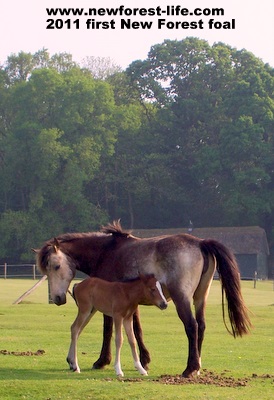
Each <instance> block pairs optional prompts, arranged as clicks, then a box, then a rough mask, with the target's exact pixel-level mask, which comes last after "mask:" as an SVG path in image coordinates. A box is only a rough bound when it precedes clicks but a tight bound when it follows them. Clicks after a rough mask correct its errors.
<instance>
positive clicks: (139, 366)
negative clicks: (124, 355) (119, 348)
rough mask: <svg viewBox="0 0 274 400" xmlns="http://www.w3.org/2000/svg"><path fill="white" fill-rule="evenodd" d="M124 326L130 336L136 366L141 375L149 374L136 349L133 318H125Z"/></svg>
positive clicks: (129, 340) (129, 341)
mask: <svg viewBox="0 0 274 400" xmlns="http://www.w3.org/2000/svg"><path fill="white" fill-rule="evenodd" d="M124 327H125V331H126V334H127V338H128V343H129V345H130V348H131V353H132V357H133V360H134V367H135V368H136V369H137V370H138V371H139V372H140V374H141V375H147V371H146V370H145V369H144V368H143V367H142V364H141V363H140V359H139V357H138V354H137V351H136V340H135V336H134V332H133V320H132V317H131V318H128V319H124Z"/></svg>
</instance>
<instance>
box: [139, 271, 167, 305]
mask: <svg viewBox="0 0 274 400" xmlns="http://www.w3.org/2000/svg"><path fill="white" fill-rule="evenodd" d="M139 277H140V280H141V283H142V284H143V288H144V302H142V304H144V305H154V306H156V307H158V308H160V309H161V310H165V309H166V308H167V301H166V298H165V296H164V294H163V291H162V287H161V285H160V283H159V282H158V281H157V279H156V278H155V276H154V275H141V274H140V275H139Z"/></svg>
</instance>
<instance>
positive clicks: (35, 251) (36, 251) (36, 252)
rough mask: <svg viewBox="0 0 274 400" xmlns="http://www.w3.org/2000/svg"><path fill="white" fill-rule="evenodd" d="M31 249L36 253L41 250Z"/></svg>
mask: <svg viewBox="0 0 274 400" xmlns="http://www.w3.org/2000/svg"><path fill="white" fill-rule="evenodd" d="M31 251H33V253H36V254H38V253H39V251H40V249H31Z"/></svg>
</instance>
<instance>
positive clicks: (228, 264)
mask: <svg viewBox="0 0 274 400" xmlns="http://www.w3.org/2000/svg"><path fill="white" fill-rule="evenodd" d="M200 248H201V251H202V253H203V254H204V255H205V256H206V257H207V256H208V255H212V256H213V257H215V259H216V264H217V266H216V267H217V271H218V274H219V277H220V282H221V286H222V309H223V320H224V324H225V326H226V329H227V330H228V332H229V333H231V334H232V335H233V336H234V337H236V336H242V335H244V334H247V333H249V330H250V328H251V327H252V325H251V322H250V319H249V316H248V309H247V307H246V306H245V304H244V300H243V296H242V293H241V281H240V271H239V268H238V264H237V261H236V259H235V257H234V255H233V254H232V252H231V251H230V250H229V249H228V248H227V247H225V246H224V245H223V244H222V243H220V242H218V241H216V240H212V239H209V240H201V242H200ZM224 293H225V295H226V299H227V308H228V316H229V320H230V324H231V329H232V331H230V330H229V329H228V327H227V324H226V322H225V311H224Z"/></svg>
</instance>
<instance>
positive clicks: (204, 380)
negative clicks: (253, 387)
mask: <svg viewBox="0 0 274 400" xmlns="http://www.w3.org/2000/svg"><path fill="white" fill-rule="evenodd" d="M227 373H228V371H224V372H223V373H220V374H217V373H216V372H213V371H208V370H206V369H204V370H202V371H201V374H200V375H198V376H197V375H196V376H193V377H190V378H183V377H182V376H181V375H161V376H160V377H159V378H158V379H156V380H155V381H156V382H159V383H162V384H165V385H186V384H202V385H214V386H219V387H239V386H247V385H248V382H250V381H251V380H252V379H256V378H260V379H272V380H273V383H274V375H270V374H265V375H261V376H260V375H257V374H252V376H251V377H244V378H234V377H232V376H228V374H227Z"/></svg>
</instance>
